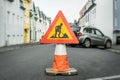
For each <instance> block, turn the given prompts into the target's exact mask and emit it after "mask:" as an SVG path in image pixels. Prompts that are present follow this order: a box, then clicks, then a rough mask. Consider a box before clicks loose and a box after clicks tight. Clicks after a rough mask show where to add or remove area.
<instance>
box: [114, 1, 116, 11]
mask: <svg viewBox="0 0 120 80" xmlns="http://www.w3.org/2000/svg"><path fill="white" fill-rule="evenodd" d="M114 3H115V10H117V0H115V2H114Z"/></svg>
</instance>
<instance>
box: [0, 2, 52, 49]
mask: <svg viewBox="0 0 120 80" xmlns="http://www.w3.org/2000/svg"><path fill="white" fill-rule="evenodd" d="M0 3H1V5H0V12H1V13H0V47H3V46H9V45H16V44H24V43H25V44H26V43H27V44H28V43H30V42H39V40H40V39H41V37H42V36H43V35H44V33H45V32H46V29H47V28H48V27H49V24H50V23H49V21H50V19H48V17H46V16H45V14H44V13H43V11H40V10H39V8H38V7H37V8H36V7H35V4H34V3H33V2H31V0H0ZM31 4H32V5H31ZM31 6H32V7H31ZM31 13H32V14H31ZM32 15H33V16H32Z"/></svg>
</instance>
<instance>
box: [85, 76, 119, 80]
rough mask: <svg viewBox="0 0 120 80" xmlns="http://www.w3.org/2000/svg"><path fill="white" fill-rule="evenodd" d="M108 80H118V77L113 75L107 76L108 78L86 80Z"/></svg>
mask: <svg viewBox="0 0 120 80" xmlns="http://www.w3.org/2000/svg"><path fill="white" fill-rule="evenodd" d="M108 79H111V80H112V79H120V75H115V76H108V77H100V78H92V79H87V80H108Z"/></svg>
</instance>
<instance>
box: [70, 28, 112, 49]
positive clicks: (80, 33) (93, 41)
mask: <svg viewBox="0 0 120 80" xmlns="http://www.w3.org/2000/svg"><path fill="white" fill-rule="evenodd" d="M71 28H72V30H73V32H74V33H75V35H76V37H77V39H78V40H79V44H81V45H83V46H84V47H86V48H89V47H90V46H94V47H95V46H104V47H105V48H111V46H112V40H111V39H110V38H109V37H108V36H106V35H104V34H103V33H102V31H100V30H99V29H97V28H95V27H89V26H88V27H80V26H79V27H76V26H71ZM71 46H75V44H71Z"/></svg>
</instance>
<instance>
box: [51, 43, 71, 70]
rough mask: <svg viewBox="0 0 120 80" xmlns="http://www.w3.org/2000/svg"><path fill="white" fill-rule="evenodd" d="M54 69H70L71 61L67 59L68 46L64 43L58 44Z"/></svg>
mask: <svg viewBox="0 0 120 80" xmlns="http://www.w3.org/2000/svg"><path fill="white" fill-rule="evenodd" d="M52 69H53V70H55V71H67V70H69V62H68V59H67V52H66V46H65V45H63V44H57V45H56V48H55V56H54V62H53V67H52Z"/></svg>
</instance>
